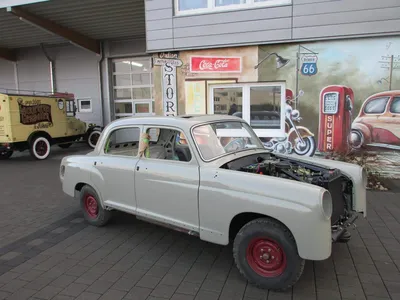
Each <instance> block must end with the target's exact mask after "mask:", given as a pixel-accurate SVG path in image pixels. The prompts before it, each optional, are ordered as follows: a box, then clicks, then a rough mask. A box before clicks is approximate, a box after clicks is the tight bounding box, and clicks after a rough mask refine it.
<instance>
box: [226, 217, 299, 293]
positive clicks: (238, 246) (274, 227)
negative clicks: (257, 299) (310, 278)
mask: <svg viewBox="0 0 400 300" xmlns="http://www.w3.org/2000/svg"><path fill="white" fill-rule="evenodd" d="M233 256H234V259H235V262H236V265H237V267H238V269H239V271H240V273H241V274H242V275H243V276H244V277H245V278H246V279H247V280H248V281H249V282H250V283H252V284H254V285H256V286H258V287H260V288H264V289H271V290H276V291H284V290H286V289H288V288H290V287H292V286H293V285H294V284H295V283H296V282H297V281H298V280H299V278H300V276H301V274H302V273H303V270H304V264H305V261H304V259H302V258H301V257H300V256H299V254H298V252H297V246H296V242H295V240H294V237H293V235H292V234H291V233H290V232H289V230H288V229H287V228H286V227H284V226H283V225H282V224H280V223H278V222H276V221H274V220H271V219H268V218H261V219H256V220H253V221H251V222H249V223H247V224H246V225H245V226H243V227H242V229H240V231H239V232H238V234H237V235H236V237H235V241H234V244H233Z"/></svg>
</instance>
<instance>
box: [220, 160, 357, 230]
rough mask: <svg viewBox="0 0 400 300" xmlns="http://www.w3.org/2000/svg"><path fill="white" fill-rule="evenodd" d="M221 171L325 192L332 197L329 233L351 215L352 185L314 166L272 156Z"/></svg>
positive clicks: (335, 172)
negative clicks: (305, 185) (280, 180)
mask: <svg viewBox="0 0 400 300" xmlns="http://www.w3.org/2000/svg"><path fill="white" fill-rule="evenodd" d="M221 168H225V169H231V170H237V171H242V172H249V173H257V174H260V175H267V176H275V177H280V178H286V179H291V180H296V181H301V182H306V183H310V184H314V185H318V186H321V187H323V188H325V189H327V190H328V191H329V192H330V193H331V195H332V202H333V203H332V204H333V212H332V218H331V222H332V228H333V229H334V228H336V227H340V226H341V224H343V223H345V222H346V220H348V219H349V217H350V216H351V215H352V213H351V211H352V182H351V180H349V178H347V177H346V176H344V175H343V174H342V173H341V172H340V170H338V169H330V168H325V167H320V166H315V165H312V164H308V163H304V162H300V161H298V160H296V159H289V158H286V157H284V158H283V157H280V156H277V155H275V154H272V153H266V154H261V155H260V154H255V155H250V156H246V157H242V158H239V159H236V160H233V161H231V162H229V163H226V164H224V165H223V166H221Z"/></svg>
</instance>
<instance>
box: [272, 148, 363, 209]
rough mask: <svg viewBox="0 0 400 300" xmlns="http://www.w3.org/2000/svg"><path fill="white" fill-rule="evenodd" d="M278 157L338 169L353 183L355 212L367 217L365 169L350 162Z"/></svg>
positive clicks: (288, 156) (289, 156)
mask: <svg viewBox="0 0 400 300" xmlns="http://www.w3.org/2000/svg"><path fill="white" fill-rule="evenodd" d="M277 156H278V157H285V158H288V159H293V157H295V159H296V160H297V161H300V162H305V163H308V164H311V165H315V166H322V167H328V168H336V169H339V170H340V172H342V174H343V175H345V176H347V177H348V178H349V179H350V180H351V181H352V183H353V210H355V211H357V212H360V213H363V216H364V217H367V172H366V170H365V168H364V167H362V166H359V165H357V164H352V163H348V162H343V161H338V160H331V159H326V158H317V157H315V156H313V157H304V156H299V155H296V154H291V155H286V154H277Z"/></svg>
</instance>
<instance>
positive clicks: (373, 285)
mask: <svg viewBox="0 0 400 300" xmlns="http://www.w3.org/2000/svg"><path fill="white" fill-rule="evenodd" d="M85 151H88V150H87V148H85V147H82V146H74V147H72V148H71V149H68V150H67V151H66V150H61V149H60V150H58V149H56V148H55V151H54V154H53V155H52V156H51V157H50V159H48V160H46V161H40V162H39V161H34V160H32V159H31V158H30V157H29V156H28V155H27V154H25V153H23V154H17V155H16V156H15V158H13V159H11V160H9V161H1V162H0V165H1V174H0V187H1V195H2V197H1V200H0V208H1V209H0V300H1V299H16V300H24V299H54V300H72V299H79V300H84V299H85V300H95V299H101V300H104V299H106V300H108V299H109V300H121V299H130V300H134V299H137V300H157V299H158V300H161V299H172V300H190V299H195V300H200V299H205V300H213V299H221V300H224V299H227V300H228V299H229V300H236V299H238V300H239V299H246V300H256V299H260V300H261V299H264V300H266V299H268V300H285V299H288V300H289V299H290V300H303V299H304V300H305V299H307V300H308V299H310V300H313V299H322V300H324V299H326V300H330V299H332V300H333V299H338V300H339V299H348V300H350V299H352V300H353V299H356V300H358V299H368V300H378V299H379V300H383V299H393V300H397V299H400V271H399V269H400V244H399V242H400V197H399V196H400V194H396V193H391V192H368V218H367V219H366V220H362V219H361V220H358V222H357V225H358V227H357V229H356V230H353V231H352V234H353V237H352V240H351V241H350V242H349V243H348V244H335V245H334V247H333V254H332V257H331V258H330V259H328V260H325V261H321V262H314V263H313V262H310V261H307V263H306V268H305V272H304V274H303V276H302V277H301V279H300V281H299V282H298V284H297V285H296V286H295V287H294V288H293V289H292V290H290V291H287V292H285V293H276V292H268V291H264V290H259V289H257V288H255V287H253V286H251V285H249V284H247V282H246V281H245V280H244V279H243V278H242V277H241V276H240V275H239V273H238V271H237V269H236V267H235V266H234V264H233V260H232V247H231V246H227V247H220V246H216V245H213V244H209V243H205V242H202V241H200V240H198V239H197V238H195V237H191V236H187V235H185V234H181V233H177V232H174V231H170V230H168V229H165V228H161V227H158V226H154V225H151V224H148V223H144V222H140V221H138V220H136V219H135V218H134V217H131V216H129V215H126V214H122V213H120V214H117V216H116V217H115V218H114V220H113V221H112V223H111V224H109V225H108V226H106V227H103V228H95V227H91V226H88V225H87V224H86V223H85V222H84V221H83V219H82V216H81V213H80V211H79V204H78V203H76V202H74V201H73V199H70V198H69V197H67V196H65V195H63V193H62V191H61V185H60V182H59V179H58V167H59V163H60V159H61V157H62V156H63V155H67V154H69V153H80V152H85ZM310 234H312V232H310Z"/></svg>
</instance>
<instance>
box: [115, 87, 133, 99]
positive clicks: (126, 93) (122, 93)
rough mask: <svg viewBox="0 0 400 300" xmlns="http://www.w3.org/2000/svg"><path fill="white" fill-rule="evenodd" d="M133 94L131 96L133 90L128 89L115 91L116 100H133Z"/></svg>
mask: <svg viewBox="0 0 400 300" xmlns="http://www.w3.org/2000/svg"><path fill="white" fill-rule="evenodd" d="M131 98H132V94H131V89H130V88H126V89H114V99H117V100H118V99H131Z"/></svg>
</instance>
